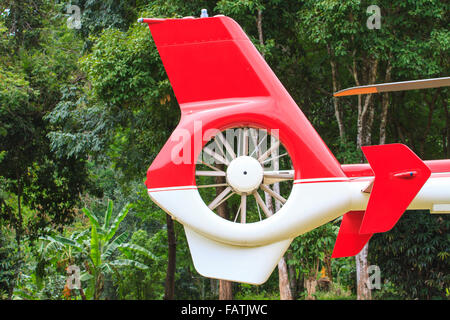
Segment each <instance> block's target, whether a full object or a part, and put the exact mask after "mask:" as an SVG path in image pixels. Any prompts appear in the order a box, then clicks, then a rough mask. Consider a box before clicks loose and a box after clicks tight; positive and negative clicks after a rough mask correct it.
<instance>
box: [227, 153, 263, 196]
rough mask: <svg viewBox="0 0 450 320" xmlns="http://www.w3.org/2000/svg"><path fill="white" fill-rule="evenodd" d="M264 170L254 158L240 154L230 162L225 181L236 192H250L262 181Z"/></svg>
mask: <svg viewBox="0 0 450 320" xmlns="http://www.w3.org/2000/svg"><path fill="white" fill-rule="evenodd" d="M263 177H264V170H263V167H262V166H261V164H260V163H259V162H258V160H256V159H255V158H252V157H248V156H241V157H238V158H236V159H234V160H233V161H231V162H230V165H229V166H228V169H227V182H228V184H229V185H230V186H231V187H232V188H233V189H234V191H236V192H237V193H251V192H253V191H254V190H256V189H258V187H259V185H260V184H261V182H262V181H263Z"/></svg>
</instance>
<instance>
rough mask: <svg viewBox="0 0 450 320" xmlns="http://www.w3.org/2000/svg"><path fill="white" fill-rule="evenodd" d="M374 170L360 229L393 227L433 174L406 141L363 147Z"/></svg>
mask: <svg viewBox="0 0 450 320" xmlns="http://www.w3.org/2000/svg"><path fill="white" fill-rule="evenodd" d="M362 150H363V152H364V155H365V156H366V158H367V160H368V161H369V163H370V166H371V168H372V170H373V171H374V173H375V181H374V184H373V188H372V191H371V193H370V199H369V203H368V204H367V209H366V213H365V215H364V219H363V221H362V224H361V229H360V232H361V233H368V234H372V233H376V232H386V231H389V230H391V229H392V228H393V227H394V225H395V224H396V223H397V221H398V220H399V219H400V217H401V216H402V214H403V213H404V212H405V210H406V209H407V208H408V206H409V204H410V203H411V201H412V200H413V199H414V197H415V196H416V195H417V193H418V192H419V191H420V189H421V188H422V186H423V185H424V184H425V182H426V181H427V180H428V178H429V177H430V175H431V171H430V169H429V168H428V167H427V166H426V164H425V163H424V162H423V161H422V160H421V159H420V158H419V157H418V156H417V155H416V154H415V153H414V152H412V151H411V149H409V148H408V147H407V146H405V145H403V144H387V145H380V146H369V147H362Z"/></svg>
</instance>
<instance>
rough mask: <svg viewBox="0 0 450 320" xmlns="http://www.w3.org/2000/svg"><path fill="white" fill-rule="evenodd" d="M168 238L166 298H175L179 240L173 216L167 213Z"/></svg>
mask: <svg viewBox="0 0 450 320" xmlns="http://www.w3.org/2000/svg"><path fill="white" fill-rule="evenodd" d="M166 224H167V240H168V245H169V253H168V262H167V273H166V283H165V286H164V300H173V299H174V297H175V268H176V257H177V242H176V238H175V228H174V227H175V226H174V223H173V220H172V217H171V216H169V215H168V214H166Z"/></svg>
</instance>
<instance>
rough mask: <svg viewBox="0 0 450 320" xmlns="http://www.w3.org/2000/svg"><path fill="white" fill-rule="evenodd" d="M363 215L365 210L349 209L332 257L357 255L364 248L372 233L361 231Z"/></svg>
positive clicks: (343, 220)
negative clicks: (362, 232) (361, 232)
mask: <svg viewBox="0 0 450 320" xmlns="http://www.w3.org/2000/svg"><path fill="white" fill-rule="evenodd" d="M363 217H364V211H349V212H347V213H346V214H344V216H343V217H342V222H341V227H340V228H339V233H338V236H337V239H336V243H335V244H334V249H333V254H332V256H331V257H332V258H343V257H351V256H354V255H357V254H358V253H359V252H360V251H361V250H362V248H364V246H365V244H366V243H367V242H368V241H369V239H370V238H371V237H372V234H360V233H359V229H360V227H361V222H362V220H363Z"/></svg>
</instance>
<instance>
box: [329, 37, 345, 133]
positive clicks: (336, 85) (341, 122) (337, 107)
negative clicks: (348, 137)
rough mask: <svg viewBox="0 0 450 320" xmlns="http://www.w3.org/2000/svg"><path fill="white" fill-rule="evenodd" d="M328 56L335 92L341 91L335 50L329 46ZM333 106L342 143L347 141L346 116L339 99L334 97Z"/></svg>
mask: <svg viewBox="0 0 450 320" xmlns="http://www.w3.org/2000/svg"><path fill="white" fill-rule="evenodd" d="M327 51H328V56H329V57H330V66H331V80H332V85H333V92H337V91H339V89H340V86H339V83H338V69H337V66H336V61H335V60H334V50H333V48H332V47H331V45H329V44H327ZM333 106H334V115H335V117H336V121H337V123H338V128H339V138H340V139H341V141H342V142H344V141H345V127H344V120H343V118H344V116H343V113H342V108H341V105H340V103H339V98H338V97H334V96H333Z"/></svg>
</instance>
